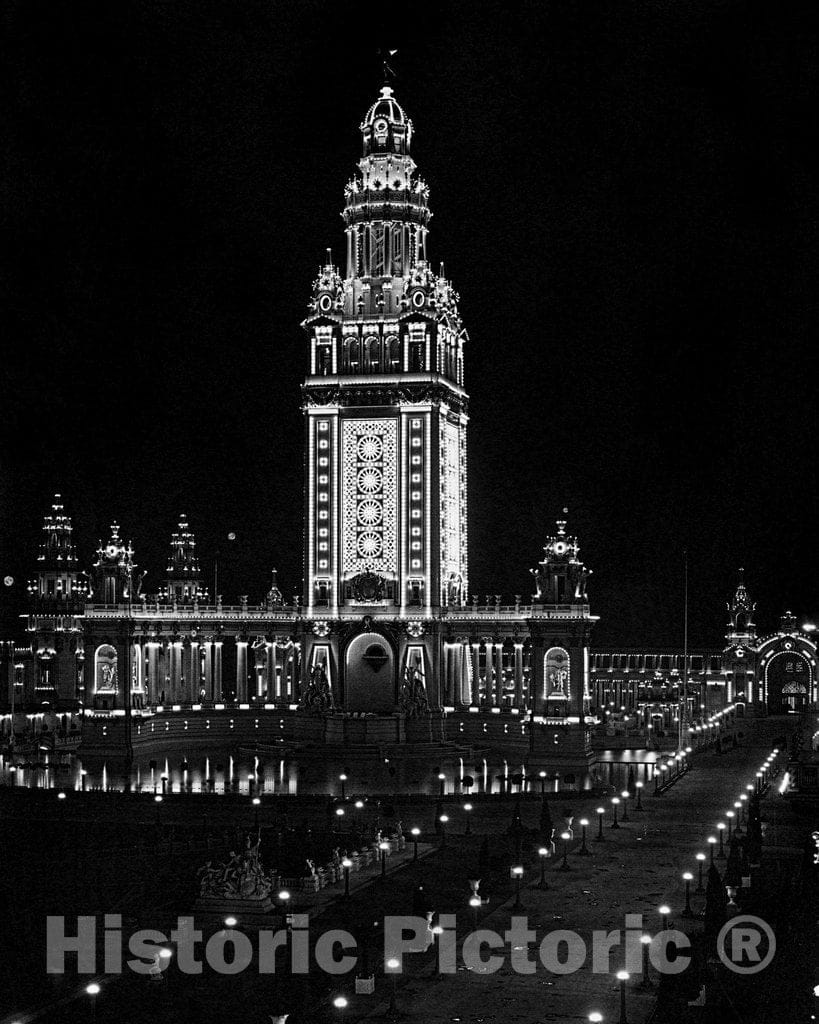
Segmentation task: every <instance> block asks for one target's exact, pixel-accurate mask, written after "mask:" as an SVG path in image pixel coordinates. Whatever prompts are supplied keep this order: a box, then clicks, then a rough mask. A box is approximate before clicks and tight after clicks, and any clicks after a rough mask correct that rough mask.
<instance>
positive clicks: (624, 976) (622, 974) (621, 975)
mask: <svg viewBox="0 0 819 1024" xmlns="http://www.w3.org/2000/svg"><path fill="white" fill-rule="evenodd" d="M630 977H631V975H630V974H629V973H628V971H618V972H617V980H618V981H628V979H629V978H630Z"/></svg>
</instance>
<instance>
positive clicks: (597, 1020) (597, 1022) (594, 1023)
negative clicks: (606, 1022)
mask: <svg viewBox="0 0 819 1024" xmlns="http://www.w3.org/2000/svg"><path fill="white" fill-rule="evenodd" d="M589 1020H590V1021H591V1024H601V1021H602V1020H603V1014H602V1013H598V1012H597V1010H593V1011H592V1012H591V1013H590V1014H589Z"/></svg>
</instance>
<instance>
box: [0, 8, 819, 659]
mask: <svg viewBox="0 0 819 1024" xmlns="http://www.w3.org/2000/svg"><path fill="white" fill-rule="evenodd" d="M393 6H394V8H395V14H396V17H397V18H400V19H401V22H400V23H399V22H398V21H395V22H389V23H388V22H387V21H385V14H384V9H385V8H384V5H383V4H378V5H373V6H372V7H369V6H368V5H367V4H358V3H356V4H352V3H340V2H336V3H330V2H325V3H305V2H300V3H296V2H294V0H293V2H288V3H283V2H274V0H264V2H262V0H233V2H230V3H228V2H225V3H211V2H204V0H196V2H194V0H189V2H178V3H174V2H170V0H153V2H148V0H143V2H127V0H117V2H115V3H111V2H105V3H99V4H83V3H77V4H74V3H72V4H59V5H58V4H53V3H37V2H30V0H27V2H23V0H18V2H13V0H10V2H6V3H5V4H4V5H3V13H2V18H3V24H2V31H0V36H2V37H3V42H2V43H0V67H2V70H1V71H0V74H2V77H3V89H2V91H3V94H4V96H5V99H4V100H3V102H2V104H1V105H0V122H1V124H0V129H1V136H0V138H2V142H1V143H0V153H1V155H0V204H1V206H2V232H1V233H2V240H3V241H2V244H3V247H4V249H5V252H6V259H5V260H3V264H4V268H5V269H4V270H2V272H0V288H1V291H0V330H1V331H2V336H3V338H4V355H3V359H2V367H3V371H2V372H3V380H2V415H0V430H2V447H1V448H0V456H1V457H2V465H0V469H1V470H2V479H1V480H0V488H1V493H0V502H1V508H0V511H2V516H3V525H2V537H1V538H0V542H1V543H2V549H1V550H0V559H1V560H2V566H0V575H2V576H5V575H7V574H10V575H12V576H14V577H15V581H16V582H15V584H14V586H12V587H5V588H3V594H2V596H3V598H4V602H5V605H4V608H3V609H2V615H3V619H4V623H3V625H4V629H5V630H6V633H5V635H6V636H9V635H11V633H10V632H9V631H10V630H14V631H15V632H16V631H17V630H18V627H16V626H14V624H13V618H12V617H13V615H14V614H15V613H16V612H18V611H19V610H21V608H22V597H23V587H24V583H25V580H26V579H27V578H28V576H29V575H31V573H32V571H33V559H34V554H35V552H36V545H37V542H38V533H39V526H40V522H41V516H42V514H43V512H44V511H45V510H46V509H47V508H48V505H49V503H50V497H51V494H52V492H53V491H55V490H59V491H61V492H62V493H63V495H64V500H65V503H66V507H67V510H68V511H69V512H70V513H71V514H72V515H73V516H74V521H75V528H76V537H77V542H78V547H79V551H80V554H81V558H82V560H83V562H84V564H86V565H90V562H91V561H92V552H93V550H94V548H95V547H96V543H97V541H98V539H100V538H101V537H102V538H103V539H104V538H105V537H107V529H108V524H109V523H110V522H111V520H112V519H114V518H118V519H119V520H120V522H121V523H122V527H123V533H124V535H125V536H126V537H129V538H132V539H133V541H134V544H135V547H136V552H137V561H138V562H139V564H140V566H141V567H143V568H147V569H148V570H149V576H148V578H147V579H146V584H145V586H146V589H147V590H148V591H149V592H150V591H153V590H155V589H156V588H157V587H158V586H159V584H160V582H161V579H162V577H163V574H164V566H165V558H166V551H167V542H168V538H169V534H170V532H171V530H172V529H173V528H174V527H175V524H176V517H177V516H178V513H180V512H185V513H187V515H188V517H189V520H190V523H191V526H192V528H193V529H194V530H195V532H196V534H197V538H198V541H199V551H200V554H201V557H202V562H203V567H204V569H205V570H206V575H207V576H208V578H210V577H211V574H212V562H213V553H214V551H215V550H216V549H219V550H221V551H222V552H223V554H222V558H221V564H220V577H221V580H220V590H222V591H223V592H224V594H225V599H226V600H228V599H230V600H233V599H235V597H236V595H238V594H239V593H240V592H247V593H249V594H250V598H251V600H252V601H253V600H259V599H260V598H261V597H262V595H263V594H264V592H265V591H266V589H267V586H268V580H269V570H270V568H272V567H273V566H277V567H278V569H279V572H280V582H281V585H282V589H283V590H284V592H285V594H286V595H288V596H289V595H291V594H292V593H293V592H294V591H295V590H297V589H300V587H301V572H302V566H301V550H302V540H301V516H302V500H303V499H302V488H303V483H302V441H303V435H302V430H303V428H302V419H301V413H300V392H299V384H300V381H301V380H302V378H303V376H304V373H305V370H306V366H307V345H306V337H305V335H304V334H303V332H301V330H300V329H299V323H300V321H301V320H302V319H303V318H304V317H305V315H306V312H307V307H306V303H307V300H308V298H309V296H310V287H311V283H312V281H313V279H314V277H315V276H316V271H317V268H318V266H319V263H320V262H321V261H322V260H323V259H324V252H325V248H326V247H327V246H332V247H333V250H334V253H335V254H336V256H337V258H340V257H341V254H342V251H343V245H342V243H343V235H342V222H341V219H340V216H339V213H340V210H341V207H342V198H343V187H344V184H345V182H346V181H347V180H348V179H349V177H350V176H351V175H352V172H353V169H354V166H355V162H356V160H357V159H358V158H359V155H360V137H359V134H358V125H359V123H360V121H361V119H362V117H363V115H364V113H365V111H366V109H367V107H368V106H369V104H370V103H372V102H373V100H374V99H375V97H376V95H377V92H378V88H379V86H380V84H381V71H380V64H379V59H378V57H377V55H376V54H377V50H378V49H379V47H397V48H398V50H399V53H398V55H397V56H396V58H395V60H394V66H395V70H396V72H397V75H398V77H397V80H396V82H395V89H396V96H397V98H398V99H399V101H400V102H401V103H402V105H403V106H404V107H405V109H406V111H407V113H408V115H409V116H410V117H411V118H412V120H413V122H414V125H415V131H416V133H415V136H414V139H413V150H412V151H413V155H414V157H415V159H416V161H417V163H418V165H419V169H420V173H421V175H422V176H423V177H424V178H425V179H426V180H427V181H428V182H429V185H430V189H431V205H432V209H433V211H434V217H433V220H432V226H431V236H430V253H431V256H432V259H433V262H434V263H435V264H436V266H437V262H438V261H439V260H444V261H445V263H446V271H447V274H448V275H449V276H450V277H451V278H452V279H453V282H454V284H455V286H456V288H457V289H458V291H459V292H460V296H461V304H460V305H461V312H462V315H463V317H464V320H465V323H466V326H467V329H468V331H469V334H470V341H469V344H468V350H467V388H468V390H469V392H470V395H471V408H470V413H471V422H470V428H469V430H470V433H469V443H470V464H469V473H470V478H469V486H470V508H471V514H470V520H469V529H470V562H471V566H470V577H471V578H470V592H471V593H477V594H480V595H481V599H483V596H484V595H485V594H487V593H492V594H494V593H503V594H504V595H505V596H506V597H507V598H511V596H512V595H513V594H515V593H522V594H524V595H527V596H528V595H529V594H531V590H532V586H531V583H532V581H531V579H530V577H529V575H528V569H529V567H530V566H533V565H535V564H536V562H537V561H538V559H539V557H540V555H541V548H542V545H543V543H544V542H545V539H546V537H547V535H548V534H549V533H550V532H551V529H552V527H553V522H554V519H555V518H556V517H557V516H558V515H559V513H560V511H561V509H562V508H563V507H564V506H567V507H568V508H569V510H570V511H569V521H570V527H571V530H572V532H576V533H577V534H578V536H579V539H580V543H581V554H582V556H583V557H584V559H585V561H586V562H587V564H588V565H589V566H590V567H591V568H592V569H593V570H594V575H593V577H592V579H591V582H590V597H591V602H592V610H593V611H594V612H595V613H596V614H599V615H600V616H601V622H600V624H599V626H598V630H597V634H596V641H597V643H598V644H600V645H604V646H605V645H618V644H623V645H639V644H643V643H646V644H650V643H672V644H677V643H681V639H682V608H683V602H682V566H683V551H684V549H686V548H687V549H688V551H689V561H690V581H691V635H692V640H693V641H694V642H702V643H719V642H720V639H721V637H722V635H723V632H724V624H725V601H726V600H727V598H728V597H729V596H730V593H731V591H732V589H733V586H734V579H735V576H734V574H735V570H736V568H737V567H738V566H740V565H743V566H745V568H746V572H747V579H748V583H749V586H750V587H751V589H752V592H753V596H754V597H755V598H756V600H757V601H758V604H759V612H758V621H759V625H760V628H761V630H762V631H767V630H770V629H773V628H774V627H775V625H776V623H777V620H778V616H779V614H780V613H781V612H782V611H784V610H785V609H786V608H790V609H792V610H793V611H794V612H795V613H796V614H797V615H799V616H800V617H802V616H805V617H813V616H816V615H819V595H817V571H816V570H817V564H816V563H817V560H816V554H815V552H816V539H815V538H816V529H817V522H819V509H818V508H817V497H816V496H817V471H816V452H817V439H818V438H819V434H818V433H817V411H816V410H817V394H816V376H815V372H814V371H810V370H809V366H808V354H809V352H810V351H811V348H812V347H814V346H815V338H816V298H815V295H816V266H817V176H816V159H815V151H814V149H813V145H812V144H813V143H815V141H816V139H815V125H816V120H815V118H816V109H817V81H816V79H817V33H816V24H815V22H814V20H813V18H812V16H811V15H810V12H811V11H812V7H813V5H809V4H807V3H803V4H799V3H794V4H788V5H783V4H772V3H732V2H714V0H711V2H705V0H701V2H698V3H693V2H685V0H668V2H661V0H650V2H648V0H646V2H624V0H616V2H614V0H612V2H608V3H589V2H583V3H579V2H578V3H573V2H567V0H559V2H558V0H552V2H542V0H539V2H532V3H513V2H509V0H504V2H503V3H490V2H481V3H443V4H438V5H436V6H435V8H432V7H430V8H429V9H425V8H423V7H421V6H417V5H407V4H400V5H399V4H395V5H393ZM230 531H233V532H235V533H236V540H235V541H234V542H229V541H227V539H226V537H227V533H228V532H230ZM10 622H11V625H9V623H10Z"/></svg>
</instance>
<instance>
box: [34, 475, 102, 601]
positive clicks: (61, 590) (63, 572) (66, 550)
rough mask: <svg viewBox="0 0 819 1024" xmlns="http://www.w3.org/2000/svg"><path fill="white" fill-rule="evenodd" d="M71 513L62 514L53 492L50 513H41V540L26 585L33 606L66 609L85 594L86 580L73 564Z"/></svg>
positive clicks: (59, 499)
mask: <svg viewBox="0 0 819 1024" xmlns="http://www.w3.org/2000/svg"><path fill="white" fill-rule="evenodd" d="M72 530H73V527H72V524H71V517H70V516H67V515H66V514H65V509H64V507H63V503H62V499H61V496H60V495H59V494H55V495H54V501H53V502H52V505H51V513H50V514H49V515H46V516H44V517H43V534H44V536H43V540H42V542H41V544H40V553H39V554H38V556H37V576H36V578H35V579H33V580H31V581H30V582H29V585H28V592H29V594H30V595H31V597H32V599H33V602H34V605H35V608H37V609H39V610H42V609H43V608H44V607H45V606H46V605H48V606H50V607H52V610H54V611H59V610H60V609H62V610H63V611H69V610H73V609H69V605H74V606H76V605H78V604H81V603H82V602H83V601H85V599H86V597H87V596H88V581H87V579H86V578H85V574H84V573H81V572H79V570H78V568H77V553H76V551H75V549H74V543H73V538H72Z"/></svg>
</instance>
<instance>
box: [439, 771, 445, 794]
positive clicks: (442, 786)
mask: <svg viewBox="0 0 819 1024" xmlns="http://www.w3.org/2000/svg"><path fill="white" fill-rule="evenodd" d="M445 788H446V775H444V773H443V772H438V795H439V796H443V795H444V790H445Z"/></svg>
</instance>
